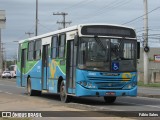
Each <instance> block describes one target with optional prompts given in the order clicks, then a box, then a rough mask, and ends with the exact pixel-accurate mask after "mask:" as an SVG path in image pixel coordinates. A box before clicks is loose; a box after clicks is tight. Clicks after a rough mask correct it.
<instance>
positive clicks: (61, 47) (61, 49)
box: [58, 34, 66, 58]
mask: <svg viewBox="0 0 160 120" xmlns="http://www.w3.org/2000/svg"><path fill="white" fill-rule="evenodd" d="M65 41H66V40H65V35H64V34H62V35H60V39H59V55H58V57H59V58H63V57H64V53H65Z"/></svg>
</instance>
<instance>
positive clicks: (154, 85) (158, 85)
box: [138, 81, 160, 87]
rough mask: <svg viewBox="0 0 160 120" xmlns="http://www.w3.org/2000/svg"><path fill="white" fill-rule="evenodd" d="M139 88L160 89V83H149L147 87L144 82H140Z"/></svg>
mask: <svg viewBox="0 0 160 120" xmlns="http://www.w3.org/2000/svg"><path fill="white" fill-rule="evenodd" d="M138 86H141V87H160V83H148V84H147V85H145V84H144V83H143V82H142V81H139V82H138Z"/></svg>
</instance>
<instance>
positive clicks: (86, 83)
mask: <svg viewBox="0 0 160 120" xmlns="http://www.w3.org/2000/svg"><path fill="white" fill-rule="evenodd" d="M78 84H80V85H81V86H83V87H85V88H92V89H93V88H96V86H95V85H94V84H93V83H91V82H87V81H80V82H78Z"/></svg>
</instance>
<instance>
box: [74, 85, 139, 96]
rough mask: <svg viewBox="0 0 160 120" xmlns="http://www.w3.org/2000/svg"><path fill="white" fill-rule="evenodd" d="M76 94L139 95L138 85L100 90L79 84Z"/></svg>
mask: <svg viewBox="0 0 160 120" xmlns="http://www.w3.org/2000/svg"><path fill="white" fill-rule="evenodd" d="M76 96H94V97H95V96H98V97H102V96H137V86H135V87H134V88H132V89H129V90H100V89H87V88H84V87H82V86H81V85H78V84H77V86H76Z"/></svg>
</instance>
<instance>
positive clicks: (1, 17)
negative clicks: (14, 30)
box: [0, 10, 6, 76]
mask: <svg viewBox="0 0 160 120" xmlns="http://www.w3.org/2000/svg"><path fill="white" fill-rule="evenodd" d="M5 22H6V17H5V10H0V76H1V73H2V69H3V60H2V44H1V42H2V40H1V29H3V28H5Z"/></svg>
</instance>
